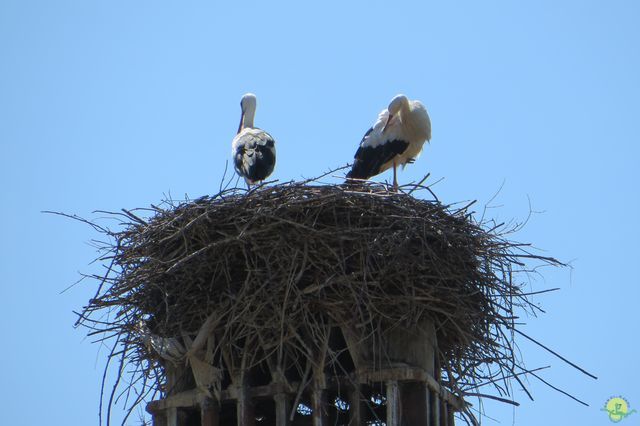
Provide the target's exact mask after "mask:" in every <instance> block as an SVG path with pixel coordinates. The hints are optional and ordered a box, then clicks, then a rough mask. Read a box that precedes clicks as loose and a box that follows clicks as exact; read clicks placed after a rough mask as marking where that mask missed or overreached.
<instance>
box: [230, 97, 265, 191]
mask: <svg viewBox="0 0 640 426" xmlns="http://www.w3.org/2000/svg"><path fill="white" fill-rule="evenodd" d="M256 104H257V102H256V95H254V94H253V93H247V94H245V95H244V96H243V97H242V100H241V101H240V108H241V109H242V115H241V116H240V125H239V126H238V134H236V137H235V138H233V142H232V143H231V155H232V156H233V166H234V168H235V169H236V172H237V173H238V174H239V175H240V176H242V177H243V178H244V180H245V182H246V183H247V185H251V184H255V183H256V182H260V181H262V180H265V179H266V178H267V177H269V175H270V174H271V172H273V168H274V167H275V165H276V147H275V140H274V139H273V138H272V137H271V135H270V134H269V133H267V132H265V131H264V130H262V129H258V128H256V127H254V126H253V119H254V117H255V114H256Z"/></svg>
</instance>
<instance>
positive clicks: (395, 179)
mask: <svg viewBox="0 0 640 426" xmlns="http://www.w3.org/2000/svg"><path fill="white" fill-rule="evenodd" d="M396 173H397V172H396V160H393V190H394V191H396V192H398V176H397V174H396Z"/></svg>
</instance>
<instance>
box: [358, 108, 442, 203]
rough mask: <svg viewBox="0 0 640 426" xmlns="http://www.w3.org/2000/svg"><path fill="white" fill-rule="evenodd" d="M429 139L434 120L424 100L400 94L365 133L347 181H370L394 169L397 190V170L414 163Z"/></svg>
mask: <svg viewBox="0 0 640 426" xmlns="http://www.w3.org/2000/svg"><path fill="white" fill-rule="evenodd" d="M429 140H431V120H430V119H429V114H427V109H426V108H425V107H424V105H422V103H421V102H420V101H410V100H409V99H407V97H406V96H405V95H396V96H395V97H394V98H393V99H392V100H391V103H389V108H388V109H385V110H383V111H382V112H381V113H380V115H378V121H376V123H375V124H374V125H373V127H372V128H370V129H369V130H368V131H367V133H365V134H364V137H363V138H362V141H361V142H360V146H359V147H358V150H357V151H356V155H355V156H354V158H355V161H354V162H353V166H352V167H351V171H349V173H347V179H369V178H370V177H372V176H375V175H377V174H380V173H382V172H384V171H385V170H387V169H389V168H391V167H393V187H394V189H395V190H396V191H397V190H398V179H397V176H396V168H397V167H398V166H399V165H402V166H403V168H404V166H405V165H406V164H407V163H413V161H414V160H415V159H416V158H417V156H418V155H419V154H420V151H422V146H423V145H424V142H425V141H429Z"/></svg>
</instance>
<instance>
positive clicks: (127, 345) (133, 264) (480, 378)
mask: <svg viewBox="0 0 640 426" xmlns="http://www.w3.org/2000/svg"><path fill="white" fill-rule="evenodd" d="M415 189H419V188H418V187H417V186H416V187H414V188H413V190H415ZM467 207H468V206H467ZM467 207H463V208H456V207H453V206H447V205H443V204H441V203H440V202H438V201H435V200H433V201H425V200H421V199H417V198H415V197H413V196H411V195H408V194H405V193H399V194H396V193H390V192H388V191H387V189H386V188H385V187H384V186H381V185H373V184H363V185H361V186H334V185H317V184H314V183H312V182H303V183H286V184H280V185H275V186H262V187H259V188H257V189H254V190H252V191H246V190H241V189H231V190H225V191H222V192H220V193H219V194H218V195H216V196H213V197H202V198H199V199H197V200H192V201H185V202H179V203H176V202H173V201H165V203H164V206H163V207H156V206H153V207H152V208H151V209H146V212H142V213H140V211H136V212H135V213H134V212H129V211H125V212H124V213H115V215H120V217H121V218H122V223H121V225H122V226H121V228H120V229H119V230H117V231H111V230H108V229H106V228H102V227H98V228H97V229H99V230H101V231H102V232H104V233H106V234H107V235H108V236H109V237H111V238H110V239H111V243H108V244H105V245H104V247H103V249H104V250H105V251H106V253H105V256H104V257H103V258H102V259H103V260H104V261H107V262H108V263H109V264H110V266H109V268H108V272H107V273H106V274H105V276H103V277H96V278H98V279H100V282H101V285H100V288H99V290H98V292H97V294H96V297H95V298H93V299H91V300H90V302H89V304H88V305H87V306H86V307H85V308H84V311H83V312H82V313H81V315H80V319H79V323H80V324H81V325H84V326H87V327H89V328H91V330H92V331H91V334H96V335H99V336H101V339H105V340H109V339H111V342H112V344H113V351H112V357H113V360H114V361H118V362H119V363H120V365H119V367H118V373H119V374H118V376H119V377H120V376H121V375H124V374H125V373H124V371H125V368H127V371H129V373H130V377H129V379H130V380H128V381H126V383H125V381H124V380H122V381H119V382H118V383H117V385H118V386H116V387H114V389H113V391H112V392H111V394H110V396H109V397H108V398H106V395H105V398H104V399H105V400H106V401H107V402H108V405H109V408H110V406H111V404H112V403H113V402H114V401H115V400H117V399H118V398H124V397H126V398H127V399H128V402H129V405H135V404H137V403H139V402H140V401H141V400H142V399H143V398H145V396H149V395H150V392H151V393H155V392H158V391H160V392H167V391H168V390H167V389H165V388H163V382H164V379H165V377H164V373H165V370H164V365H165V363H166V362H167V360H168V359H173V360H174V361H175V362H184V361H183V358H185V357H188V354H185V353H186V352H188V351H189V352H190V353H191V354H193V353H194V352H196V351H203V350H204V349H205V346H207V350H208V353H209V356H208V359H207V360H206V361H208V362H209V364H211V365H213V367H217V368H220V369H222V365H221V364H222V360H223V358H224V354H225V353H230V354H232V355H233V353H242V354H243V355H244V357H243V358H242V359H243V360H244V362H245V363H248V364H250V365H257V364H259V363H261V362H264V361H265V360H267V359H276V362H277V363H279V365H280V366H281V367H282V371H285V372H286V371H297V372H298V373H297V374H298V376H299V377H303V376H305V374H306V373H305V370H307V369H308V368H309V366H313V367H318V366H317V365H314V363H317V362H318V360H317V353H318V352H319V351H320V350H321V348H319V345H321V342H325V341H326V339H327V338H328V336H327V333H328V331H327V330H330V328H331V327H333V326H340V325H345V324H346V325H349V326H353V327H356V328H357V329H359V330H361V332H362V335H363V336H373V335H376V336H381V335H384V334H385V333H386V332H387V331H389V330H391V329H393V328H395V327H413V326H415V325H416V324H419V323H420V321H421V320H423V319H425V318H426V319H428V320H430V321H431V322H432V323H433V324H434V325H435V329H436V335H437V345H438V353H437V356H438V360H439V365H440V367H441V370H440V371H441V374H440V377H438V378H437V379H439V380H440V381H441V383H442V385H443V386H445V387H446V388H447V389H448V390H450V391H451V392H452V393H453V394H456V395H458V396H463V395H464V394H465V392H477V387H478V386H481V385H485V384H487V383H493V384H494V385H495V386H496V389H497V393H498V394H499V395H504V394H505V393H506V394H508V393H509V391H508V389H509V387H508V386H507V385H506V383H507V382H508V381H509V380H510V379H511V378H514V377H515V378H516V379H517V377H518V376H519V375H520V374H521V373H522V371H523V367H521V365H520V362H519V361H518V360H517V357H516V355H515V353H514V349H513V346H512V342H513V339H512V333H513V329H514V328H515V325H514V324H515V323H514V321H515V319H516V315H517V314H516V311H517V310H518V308H522V309H524V310H531V308H532V306H531V305H530V303H529V301H528V299H527V296H526V295H525V294H524V292H523V290H522V285H521V283H519V282H518V281H517V280H516V279H515V277H514V274H515V273H516V272H518V271H523V270H528V269H529V267H527V266H526V265H530V264H531V261H536V262H537V263H538V264H551V265H559V263H558V262H557V261H556V260H555V259H552V258H548V257H542V256H538V255H536V254H533V253H531V252H530V251H528V250H527V246H526V245H522V244H518V243H514V242H512V241H510V240H509V239H508V238H507V237H506V234H507V233H508V231H509V230H507V229H504V228H503V227H499V226H498V227H496V226H493V224H491V223H478V222H477V221H476V220H475V219H474V217H473V216H472V215H471V214H470V213H469V212H468V210H467ZM105 313H108V315H105ZM105 318H107V319H105ZM163 342H164V343H163ZM221 353H222V355H220V354H221ZM216 354H217V355H216ZM339 360H340V354H334V355H333V356H330V357H329V359H328V360H327V361H326V362H327V363H329V364H330V363H339ZM229 362H231V363H233V361H229V360H228V359H227V363H229ZM250 365H245V366H244V367H249V366H250ZM127 366H128V367H127ZM333 368H334V369H335V371H341V368H342V369H343V370H344V367H343V366H340V365H334V366H333ZM307 373H308V371H307ZM118 387H119V388H120V389H117V388H118Z"/></svg>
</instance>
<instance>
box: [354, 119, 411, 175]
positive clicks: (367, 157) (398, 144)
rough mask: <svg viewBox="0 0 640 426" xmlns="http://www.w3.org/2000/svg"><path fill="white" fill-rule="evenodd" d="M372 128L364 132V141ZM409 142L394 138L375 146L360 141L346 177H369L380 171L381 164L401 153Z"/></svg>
mask: <svg viewBox="0 0 640 426" xmlns="http://www.w3.org/2000/svg"><path fill="white" fill-rule="evenodd" d="M372 131H373V128H371V129H369V130H368V131H367V133H365V135H364V138H362V140H363V141H364V140H365V139H366V138H367V136H368V135H369V133H371V132H372ZM408 146H409V142H405V141H403V140H398V139H394V140H392V141H389V140H387V141H384V142H382V143H380V144H378V145H376V146H371V145H364V144H362V143H360V147H359V148H358V150H357V151H356V155H355V156H354V159H355V161H354V162H353V166H352V167H351V171H349V173H347V178H352V179H369V178H370V177H372V176H375V175H377V174H378V173H380V172H381V170H380V169H381V168H382V166H383V165H384V164H385V163H387V162H388V161H390V160H391V159H393V157H395V156H396V155H399V154H402V153H403V152H404V151H405V150H406V149H407V147H408Z"/></svg>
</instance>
